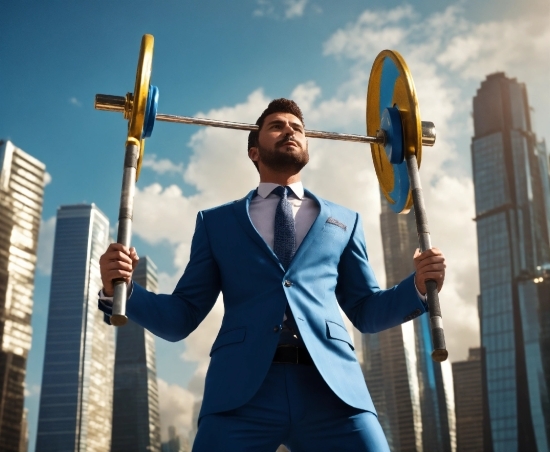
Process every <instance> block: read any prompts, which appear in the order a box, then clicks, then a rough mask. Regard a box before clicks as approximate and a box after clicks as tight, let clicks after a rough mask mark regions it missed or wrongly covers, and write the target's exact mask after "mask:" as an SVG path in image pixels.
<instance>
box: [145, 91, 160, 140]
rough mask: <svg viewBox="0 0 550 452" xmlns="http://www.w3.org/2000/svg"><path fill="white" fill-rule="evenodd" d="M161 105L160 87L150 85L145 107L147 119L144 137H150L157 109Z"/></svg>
mask: <svg viewBox="0 0 550 452" xmlns="http://www.w3.org/2000/svg"><path fill="white" fill-rule="evenodd" d="M158 105H159V89H158V88H157V87H156V86H152V85H150V86H149V93H148V95H147V107H146V108H145V120H144V124H143V132H142V135H141V137H142V138H149V137H150V136H151V134H152V133H153V127H155V119H156V117H157V109H158Z"/></svg>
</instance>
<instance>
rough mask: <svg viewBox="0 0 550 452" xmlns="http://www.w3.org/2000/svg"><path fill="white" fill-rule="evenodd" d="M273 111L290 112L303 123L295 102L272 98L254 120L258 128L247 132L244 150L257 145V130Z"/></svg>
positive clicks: (300, 111)
mask: <svg viewBox="0 0 550 452" xmlns="http://www.w3.org/2000/svg"><path fill="white" fill-rule="evenodd" d="M273 113H290V114H292V115H294V116H296V117H297V118H298V119H299V120H300V121H302V125H304V116H303V115H302V110H300V107H298V104H297V103H296V102H294V101H293V100H290V99H285V98H280V99H275V100H272V101H271V102H270V103H269V105H268V106H267V108H266V109H265V110H264V112H263V113H262V114H261V115H260V117H259V118H258V119H257V121H256V125H257V126H258V130H253V131H252V132H250V133H249V134H248V148H247V149H246V152H248V151H249V150H250V148H252V147H256V146H258V138H259V132H260V129H261V128H262V126H263V125H264V120H265V118H267V117H268V116H269V115H271V114H273ZM254 164H255V165H256V167H257V166H258V165H257V163H256V162H254Z"/></svg>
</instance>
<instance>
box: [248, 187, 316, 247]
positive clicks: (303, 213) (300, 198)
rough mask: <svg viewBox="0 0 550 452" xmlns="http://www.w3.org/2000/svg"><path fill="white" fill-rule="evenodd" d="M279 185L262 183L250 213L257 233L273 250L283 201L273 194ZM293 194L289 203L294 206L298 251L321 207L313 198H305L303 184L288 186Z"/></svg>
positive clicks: (289, 197)
mask: <svg viewBox="0 0 550 452" xmlns="http://www.w3.org/2000/svg"><path fill="white" fill-rule="evenodd" d="M278 186H279V185H277V184H272V183H270V182H260V185H259V186H258V196H255V197H254V198H253V199H252V201H250V207H249V210H248V213H249V215H250V220H251V221H252V224H253V225H254V227H255V228H256V231H258V233H259V234H260V236H261V237H262V238H263V239H264V241H265V243H267V244H268V246H269V247H270V248H271V249H273V240H274V239H273V237H274V229H275V211H276V210H277V204H279V200H280V199H281V198H280V197H279V196H277V195H275V194H273V193H271V192H272V191H273V190H275V188H277V187H278ZM288 187H290V188H291V189H292V192H289V193H288V201H289V202H290V204H292V214H293V215H294V225H295V229H296V249H298V247H299V246H300V244H301V243H302V241H303V240H304V237H305V236H306V235H307V233H308V231H309V229H310V228H311V225H312V224H313V222H314V221H315V219H316V218H317V216H318V215H319V205H318V204H317V202H316V201H314V200H313V199H311V198H308V197H306V196H304V186H303V185H302V183H301V182H295V183H293V184H290V185H288Z"/></svg>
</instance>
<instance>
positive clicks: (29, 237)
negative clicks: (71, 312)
mask: <svg viewBox="0 0 550 452" xmlns="http://www.w3.org/2000/svg"><path fill="white" fill-rule="evenodd" d="M45 174H46V167H45V165H44V164H43V163H41V162H39V161H38V160H36V159H35V158H34V157H31V156H30V155H29V154H27V153H25V152H23V151H22V150H21V149H18V148H16V147H15V146H14V145H13V144H12V143H11V142H10V141H0V450H2V451H14V452H18V451H19V444H20V442H21V437H22V436H24V435H26V430H22V424H23V403H24V396H25V395H24V393H25V373H26V368H27V356H28V353H29V349H30V347H31V335H32V330H31V313H32V305H33V292H34V273H35V268H36V250H37V243H38V230H39V227H40V218H41V216H42V201H43V196H44V177H45Z"/></svg>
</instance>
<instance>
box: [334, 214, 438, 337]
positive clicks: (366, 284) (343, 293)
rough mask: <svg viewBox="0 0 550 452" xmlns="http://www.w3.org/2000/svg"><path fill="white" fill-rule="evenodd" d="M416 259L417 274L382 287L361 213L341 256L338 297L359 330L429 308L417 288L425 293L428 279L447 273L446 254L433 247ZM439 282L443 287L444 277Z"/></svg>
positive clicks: (373, 330)
mask: <svg viewBox="0 0 550 452" xmlns="http://www.w3.org/2000/svg"><path fill="white" fill-rule="evenodd" d="M414 262H415V267H416V269H417V272H416V274H415V273H413V274H412V275H410V276H409V277H407V278H405V279H404V280H403V281H402V282H401V283H399V284H398V285H397V286H394V287H392V288H390V289H387V290H381V289H380V287H379V285H378V282H377V281H376V277H375V275H374V272H373V270H372V267H371V265H370V263H369V260H368V255H367V251H366V245H365V237H364V233H363V226H362V221H361V217H360V216H359V215H357V217H356V223H355V225H354V230H353V231H352V234H351V237H350V240H349V243H348V245H347V246H346V248H345V250H344V252H343V253H342V256H341V258H340V264H339V266H338V284H337V286H336V297H337V299H338V302H339V303H340V306H341V307H342V309H343V311H344V312H345V313H346V315H347V316H348V318H349V319H350V320H351V322H352V323H353V324H354V325H355V327H356V328H357V329H358V330H359V331H361V332H363V333H376V332H379V331H382V330H385V329H387V328H391V327H393V326H396V325H399V324H401V323H403V322H405V321H407V320H410V319H411V318H413V317H417V316H418V315H420V314H422V313H424V312H426V305H425V303H424V302H423V300H421V299H420V298H419V296H418V292H417V290H416V288H418V291H419V292H420V293H421V294H425V293H426V289H425V280H426V279H429V278H434V279H435V277H434V276H436V275H439V274H441V273H442V274H443V275H444V271H445V267H444V265H445V264H444V257H443V255H442V254H441V252H440V251H439V250H436V251H434V250H429V252H426V253H423V254H422V255H421V256H417V255H415V261H414ZM415 277H416V285H415ZM439 282H440V285H439V288H440V287H441V285H442V283H443V277H441V278H439Z"/></svg>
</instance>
